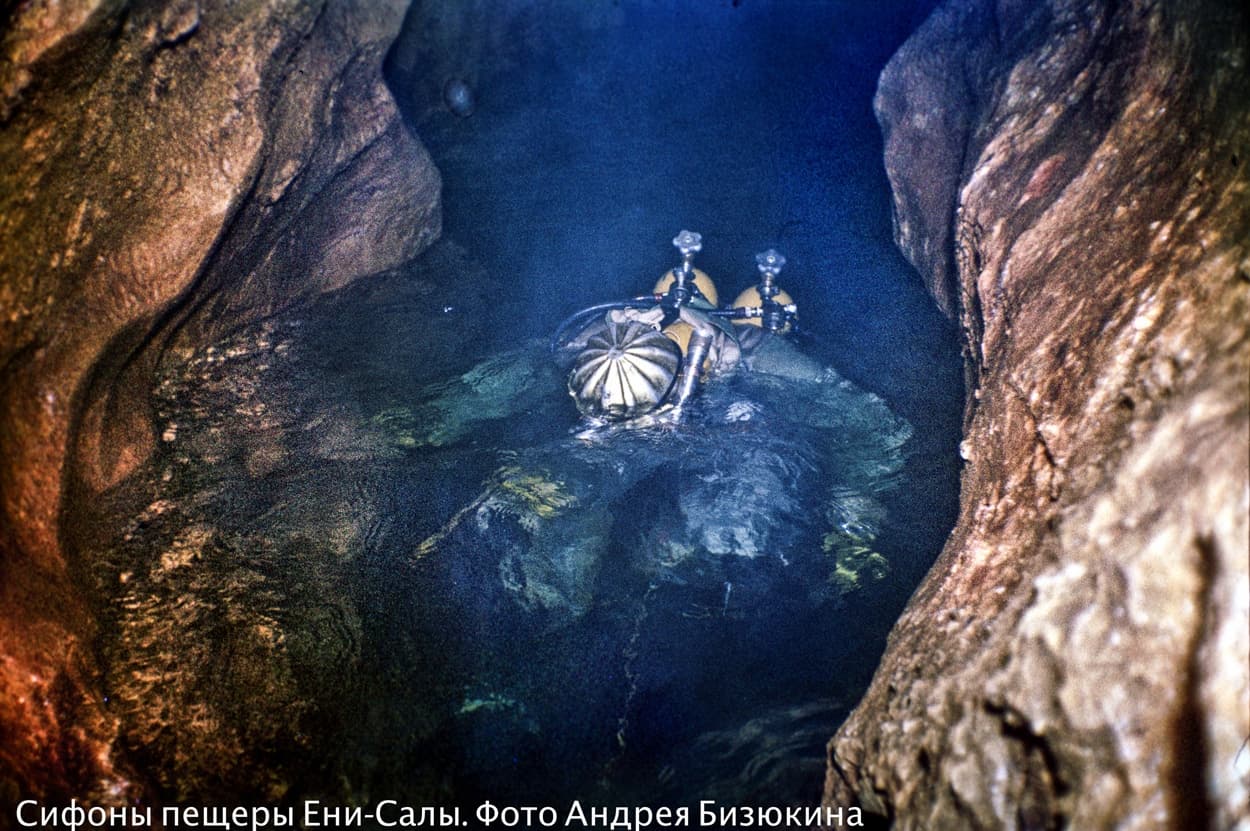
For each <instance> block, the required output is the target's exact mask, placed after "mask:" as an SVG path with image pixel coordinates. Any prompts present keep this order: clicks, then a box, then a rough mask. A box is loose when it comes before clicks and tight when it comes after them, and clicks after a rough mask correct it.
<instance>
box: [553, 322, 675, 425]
mask: <svg viewBox="0 0 1250 831" xmlns="http://www.w3.org/2000/svg"><path fill="white" fill-rule="evenodd" d="M680 364H681V350H680V349H678V347H677V344H675V343H674V342H673V341H672V340H671V339H669V338H667V337H665V336H664V335H663V334H661V333H660V332H659V330H657V329H655V328H653V327H651V326H649V325H647V324H645V323H640V322H638V321H633V320H629V321H619V322H618V321H614V320H611V319H609V320H608V321H607V324H606V325H605V326H604V328H603V329H602V330H600V331H598V332H596V333H594V334H592V335H591V336H590V337H589V338H588V339H587V340H586V346H585V348H583V349H582V351H581V352H580V353H578V356H577V360H576V362H575V363H574V364H573V368H572V370H571V371H570V372H569V380H568V387H569V395H570V396H572V397H573V402H574V403H575V404H577V409H578V410H580V411H581V413H582V414H583V415H586V416H592V417H598V418H608V419H628V418H634V417H636V416H640V415H643V414H644V413H647V412H650V411H651V410H653V409H655V408H656V407H657V406H659V404H660V403H661V402H662V401H663V400H664V398H665V397H666V396H667V395H668V393H669V390H671V389H672V388H673V382H674V381H675V380H676V378H677V370H678V367H679V366H680Z"/></svg>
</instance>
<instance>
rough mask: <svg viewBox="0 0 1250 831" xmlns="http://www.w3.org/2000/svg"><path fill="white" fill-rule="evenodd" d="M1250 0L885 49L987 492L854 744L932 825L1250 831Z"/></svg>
mask: <svg viewBox="0 0 1250 831" xmlns="http://www.w3.org/2000/svg"><path fill="white" fill-rule="evenodd" d="M1248 39H1250V21H1248V19H1247V16H1246V12H1245V10H1244V8H1243V7H1241V6H1238V5H1237V4H1231V3H1219V2H1186V3H1181V4H1166V5H1160V4H1154V3H1146V2H1130V3H1106V2H1095V3H1067V2H1060V3H1050V4H1045V5H1031V4H1014V5H1013V4H1001V3H998V4H995V3H990V2H981V0H956V2H948V3H947V4H945V5H944V6H942V7H941V8H940V9H939V10H938V11H937V12H935V14H934V15H933V17H932V18H931V19H930V20H929V21H928V22H927V23H926V24H925V25H924V27H923V28H922V29H921V30H920V31H919V32H917V33H916V35H914V36H913V38H912V39H911V40H910V41H908V43H907V44H906V45H905V46H904V47H903V48H902V49H901V50H900V51H899V53H898V54H897V55H896V56H895V57H894V59H893V60H892V61H891V63H890V64H889V66H888V67H887V68H886V70H885V72H884V73H883V75H882V77H881V82H880V87H879V92H878V96H877V100H876V106H877V112H878V116H879V118H880V121H881V123H882V125H883V128H884V130H885V134H886V162H887V167H888V170H889V174H890V178H891V182H892V184H893V187H894V193H895V208H896V217H895V218H896V225H897V229H896V230H897V237H898V242H899V245H900V247H902V249H903V250H904V252H905V253H906V254H907V255H908V257H909V258H910V259H911V260H912V262H913V263H914V264H915V265H916V266H917V268H918V269H920V270H921V272H922V274H923V275H924V276H925V278H926V280H927V281H928V282H929V285H930V287H931V290H932V292H933V294H934V296H935V298H936V299H937V300H938V302H939V303H940V304H941V305H942V307H943V308H944V309H946V310H947V311H948V312H949V313H950V314H952V315H953V316H956V317H958V319H959V321H960V323H961V326H962V328H963V333H964V340H965V344H964V346H965V360H966V365H967V377H968V393H969V399H968V405H967V414H966V426H965V433H966V435H965V440H964V443H963V448H964V450H963V456H964V459H965V460H966V462H967V464H966V467H965V470H964V473H963V484H962V497H961V500H962V510H961V515H960V519H959V523H958V525H957V527H956V529H955V531H954V533H953V534H952V536H951V538H950V540H949V542H948V544H947V546H946V548H945V550H944V552H943V554H942V556H941V558H940V559H939V561H938V562H937V564H936V565H935V567H934V568H933V570H932V571H931V572H930V574H929V575H928V577H927V578H926V580H925V582H924V583H923V585H922V586H921V588H920V589H919V590H918V592H917V593H916V595H915V597H914V598H913V599H912V601H911V603H910V605H909V606H908V608H907V610H906V612H905V613H904V614H903V616H902V618H901V620H900V621H899V622H898V624H897V625H896V627H895V629H894V632H893V634H892V637H891V641H890V647H889V649H888V651H887V653H886V655H885V657H884V659H883V661H882V664H881V666H880V668H879V670H878V673H877V676H876V678H875V680H874V682H873V685H872V687H871V688H870V690H869V691H868V693H867V695H866V696H865V698H864V699H863V701H862V702H861V703H860V705H859V706H858V708H857V709H856V711H855V713H854V714H853V715H852V717H851V718H850V719H849V720H848V721H847V722H846V724H845V725H844V726H843V727H842V729H841V730H839V731H838V734H837V735H836V736H835V737H834V739H833V741H832V742H831V744H830V766H829V773H828V779H827V785H826V799H827V800H828V801H829V802H831V803H840V804H860V805H863V806H865V807H867V808H869V809H871V810H873V811H876V812H879V813H881V814H884V815H886V816H888V817H890V818H891V819H892V820H893V827H895V828H898V829H910V828H917V829H919V828H948V827H949V828H956V827H958V828H1059V827H1073V828H1121V829H1128V828H1133V829H1139V828H1140V829H1146V828H1161V827H1176V828H1182V827H1183V828H1208V827H1209V828H1250V754H1248V753H1247V752H1246V749H1245V738H1246V736H1247V735H1250V680H1248V678H1247V674H1246V660H1247V655H1248V654H1250V641H1248V639H1250V634H1248V632H1250V618H1248V615H1250V608H1248V607H1250V578H1248V576H1247V570H1248V568H1250V563H1248V561H1247V550H1248V549H1250V540H1248V530H1247V514H1248V507H1250V506H1248V504H1247V494H1248V493H1250V482H1248V480H1250V470H1248V466H1250V447H1248V443H1250V390H1248V389H1247V386H1248V384H1250V337H1248V331H1247V323H1246V321H1247V320H1248V319H1250V279H1247V274H1250V248H1248V247H1247V246H1248V245H1250V177H1248V176H1247V173H1246V170H1247V159H1246V148H1247V147H1248V146H1250V81H1248V80H1247V79H1250V74H1248V73H1247V71H1246V68H1247V65H1248V64H1250V44H1248Z"/></svg>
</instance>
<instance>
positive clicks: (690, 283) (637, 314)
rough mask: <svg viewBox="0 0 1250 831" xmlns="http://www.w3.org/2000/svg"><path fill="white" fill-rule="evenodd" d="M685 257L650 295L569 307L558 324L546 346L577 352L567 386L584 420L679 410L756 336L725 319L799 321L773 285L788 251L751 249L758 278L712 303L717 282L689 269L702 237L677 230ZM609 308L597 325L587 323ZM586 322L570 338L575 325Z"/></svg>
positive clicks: (779, 329) (787, 327)
mask: <svg viewBox="0 0 1250 831" xmlns="http://www.w3.org/2000/svg"><path fill="white" fill-rule="evenodd" d="M673 245H674V246H675V247H676V248H677V250H678V251H679V252H680V253H681V262H680V264H678V265H677V266H676V267H674V268H672V269H671V270H669V271H668V272H666V273H665V274H664V275H662V276H661V277H660V279H659V280H658V281H657V282H656V283H655V286H654V289H653V290H652V293H651V294H649V295H641V296H638V297H632V298H629V299H628V300H619V301H614V302H608V303H599V304H597V305H594V306H590V307H588V308H586V309H582V310H580V311H578V312H575V313H573V314H572V315H570V316H569V317H568V318H566V319H565V320H564V321H563V322H561V324H560V326H559V327H557V329H556V332H555V334H554V335H553V336H552V339H551V349H552V351H553V352H558V351H560V350H561V349H562V348H564V347H565V346H566V345H572V346H575V347H576V348H578V349H579V350H580V351H579V352H578V353H577V355H576V357H575V358H574V362H573V367H572V369H571V370H570V372H569V379H568V388H569V395H570V396H572V398H573V401H574V403H575V404H576V405H577V409H578V410H579V411H580V412H581V413H582V414H583V415H585V416H588V417H592V418H604V419H608V420H628V419H634V418H637V417H639V416H642V415H646V414H647V413H650V412H652V411H653V410H656V409H657V408H659V407H661V405H667V406H668V407H669V408H670V409H672V410H674V411H676V412H677V413H680V411H681V408H682V405H684V404H685V403H686V402H687V401H689V400H690V398H691V397H692V396H693V395H694V393H695V392H696V390H697V389H698V386H699V383H700V382H701V381H702V380H705V379H706V378H709V377H713V376H715V375H717V374H719V373H722V372H726V371H728V370H730V369H733V367H734V366H736V365H737V363H738V361H739V358H740V356H741V354H742V351H743V348H744V347H745V346H746V345H747V344H748V343H749V344H751V345H753V344H754V343H756V342H758V340H759V337H760V335H751V336H750V337H746V338H745V340H744V338H743V336H744V335H747V334H749V332H750V330H746V331H743V330H737V331H735V327H734V326H731V325H730V322H732V323H735V324H746V325H749V326H754V327H758V329H762V330H763V332H762V333H761V334H762V335H764V336H766V335H768V334H778V335H784V334H786V333H788V332H790V331H792V330H793V327H794V324H795V323H796V322H797V320H798V307H797V305H796V304H795V303H794V300H793V298H791V297H790V295H789V294H787V293H786V292H785V291H783V290H781V289H780V288H779V287H778V286H777V282H776V281H777V275H778V274H779V273H780V271H781V268H782V266H784V265H785V257H783V256H782V255H781V254H779V253H778V252H777V251H775V250H773V249H769V250H768V251H765V252H763V253H761V254H758V255H756V258H755V259H756V263H757V267H758V268H759V271H760V281H759V283H758V284H757V285H756V286H753V287H751V288H748V289H746V290H745V291H743V292H742V293H741V294H739V295H738V299H737V300H736V301H735V302H734V305H733V306H731V307H728V308H718V307H717V305H716V304H717V301H718V294H717V291H716V284H715V283H714V282H713V281H712V278H711V277H709V276H708V275H707V273H706V272H704V271H701V270H700V269H697V268H695V267H694V264H693V262H694V255H695V254H697V253H698V252H699V251H701V250H702V248H703V238H702V236H701V235H699V234H697V233H694V232H693V231H682V232H681V233H679V234H678V235H677V236H676V237H675V238H674V239H673ZM603 312H606V315H604V316H603V317H602V318H601V320H600V321H599V322H597V323H595V322H591V321H593V319H594V318H595V317H596V316H597V315H600V314H601V313H603ZM578 325H581V326H583V327H584V328H583V329H582V330H581V333H580V334H579V335H576V336H575V337H574V338H572V339H571V341H567V342H566V337H567V335H568V333H569V332H570V331H571V330H573V329H574V327H576V326H578Z"/></svg>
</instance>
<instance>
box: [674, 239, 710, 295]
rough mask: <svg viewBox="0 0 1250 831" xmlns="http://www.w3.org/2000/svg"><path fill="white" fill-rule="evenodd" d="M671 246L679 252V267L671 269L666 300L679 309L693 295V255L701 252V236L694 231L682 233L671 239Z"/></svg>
mask: <svg viewBox="0 0 1250 831" xmlns="http://www.w3.org/2000/svg"><path fill="white" fill-rule="evenodd" d="M673 245H675V246H676V247H677V250H678V251H680V252H681V265H680V266H678V267H677V268H674V269H673V285H672V287H671V288H669V291H668V299H669V302H670V303H671V304H672V305H673V306H674V307H676V308H680V307H682V306H684V305H685V304H686V303H687V302H689V300H690V298H692V297H694V295H695V286H694V265H693V263H694V255H695V254H698V253H699V252H700V251H702V250H703V236H702V235H701V234H696V233H695V232H694V231H682V232H681V233H680V234H678V235H677V236H675V237H673ZM687 281H689V282H687Z"/></svg>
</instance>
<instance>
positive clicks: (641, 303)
mask: <svg viewBox="0 0 1250 831" xmlns="http://www.w3.org/2000/svg"><path fill="white" fill-rule="evenodd" d="M654 305H655V299H654V298H652V297H645V298H644V297H636V298H634V299H632V300H617V301H616V302H613V303H599V304H597V305H594V306H588V307H586V308H585V309H582V310H581V311H578V312H574V313H573V314H571V315H569V316H568V317H566V318H565V319H564V322H563V323H561V324H560V325H559V326H557V327H556V331H555V334H554V335H552V336H551V351H552V352H558V351H559V350H560V341H562V340H563V339H564V333H565V332H567V331H568V330H569V329H570V328H571V327H572V326H573V324H574V323H576V322H577V321H579V320H581V319H582V318H585V317H589V316H590V315H593V314H596V313H598V312H608V311H612V310H613V309H645V308H647V307H648V306H654Z"/></svg>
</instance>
